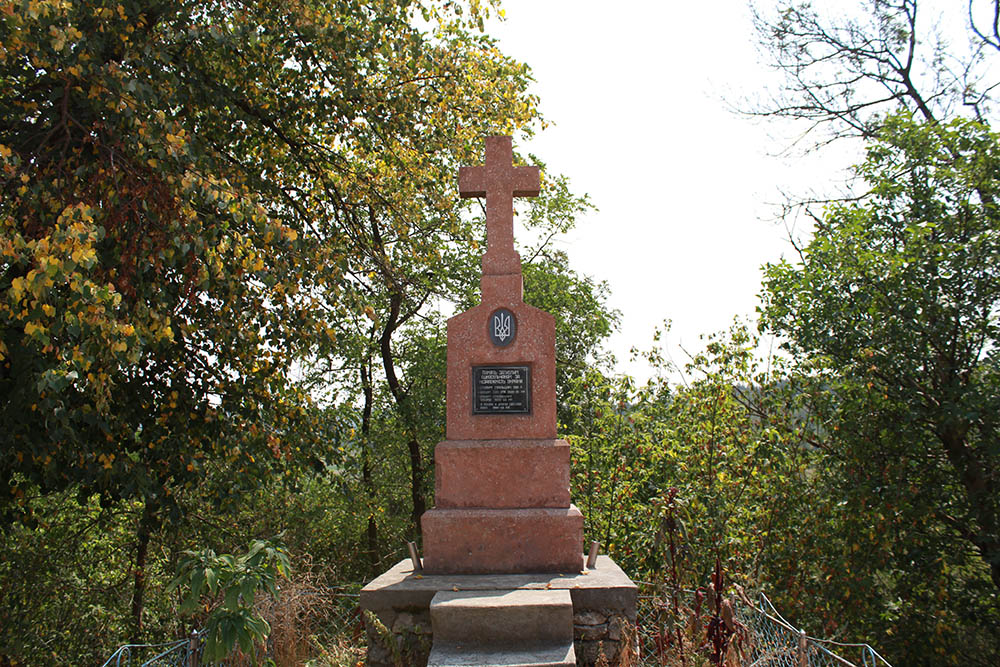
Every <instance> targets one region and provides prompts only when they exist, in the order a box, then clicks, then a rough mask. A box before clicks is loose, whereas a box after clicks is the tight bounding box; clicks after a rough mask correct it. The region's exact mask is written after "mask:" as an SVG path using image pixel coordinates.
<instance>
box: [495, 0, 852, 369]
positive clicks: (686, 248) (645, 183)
mask: <svg viewBox="0 0 1000 667" xmlns="http://www.w3.org/2000/svg"><path fill="white" fill-rule="evenodd" d="M503 7H504V9H505V11H506V17H507V18H506V21H504V22H502V23H501V22H497V21H494V22H492V24H491V25H490V26H489V27H488V32H489V33H490V34H492V35H493V36H494V37H497V38H498V39H499V42H500V47H501V49H502V50H503V51H504V53H506V54H508V55H510V56H512V57H514V58H516V59H518V60H520V61H522V62H526V63H527V64H528V65H530V66H531V68H532V70H533V73H534V77H535V80H536V85H535V86H534V92H535V93H536V94H537V95H538V96H539V97H540V98H541V110H542V113H543V115H544V116H545V117H546V118H547V119H548V120H549V121H551V122H552V123H554V126H552V127H549V129H547V130H545V131H544V132H541V133H540V134H539V135H538V136H536V137H535V138H534V139H533V140H531V141H530V142H529V143H527V144H521V145H520V146H519V147H518V149H519V150H520V151H521V152H522V154H524V153H527V152H532V153H535V154H537V155H538V156H539V157H540V158H541V159H543V160H545V161H546V162H547V164H548V167H549V169H550V171H553V172H557V173H563V174H566V175H567V176H568V177H569V178H570V182H571V186H572V188H573V190H574V191H575V192H578V193H583V192H586V193H589V195H590V197H591V199H592V201H593V203H594V204H595V205H596V206H597V208H598V209H599V211H598V212H597V213H595V214H592V215H589V216H587V217H586V218H584V219H581V220H579V221H578V225H577V229H576V230H575V231H574V232H572V233H571V235H570V236H569V237H568V238H567V239H566V240H565V247H566V250H567V251H568V253H569V256H570V260H571V263H572V264H573V266H574V267H575V268H576V269H577V270H578V271H580V272H582V273H585V274H588V275H591V276H593V277H595V278H597V279H601V280H606V281H607V282H608V283H609V285H610V288H611V305H612V306H613V307H615V308H617V309H619V310H620V311H621V313H622V323H621V331H620V333H619V334H617V335H616V336H614V337H613V338H612V340H611V342H610V349H611V350H612V351H613V352H614V353H615V355H616V356H617V357H618V360H619V366H620V368H621V369H622V370H627V371H628V372H630V373H633V374H635V375H637V376H639V377H641V378H644V377H646V376H647V375H648V371H646V370H645V369H644V368H643V366H642V365H641V364H630V363H626V362H627V361H628V357H629V354H628V350H629V348H630V347H632V346H638V347H640V348H644V349H645V348H648V347H650V346H651V345H652V336H653V330H654V327H656V326H657V325H659V324H660V323H662V322H663V320H664V319H670V320H671V321H672V329H671V333H670V335H669V336H668V337H667V339H666V342H667V348H668V351H669V352H670V354H671V356H672V357H673V359H674V361H675V362H677V363H679V364H681V365H682V364H683V363H684V361H685V360H686V355H685V354H684V353H683V352H682V351H681V350H680V347H679V346H681V345H682V346H683V347H684V348H685V349H687V350H688V351H690V352H692V353H694V352H695V351H697V350H699V349H701V346H702V345H701V342H700V341H699V335H700V334H707V333H711V332H715V331H719V330H723V329H726V328H728V326H729V325H730V324H731V323H732V320H733V317H734V316H737V315H752V314H753V312H754V308H755V306H756V304H757V299H756V295H757V293H758V292H759V290H760V267H761V265H762V264H763V263H765V262H767V261H773V260H776V259H778V258H779V257H780V256H781V255H782V253H789V252H790V251H791V248H790V246H789V245H788V243H787V241H786V233H785V230H784V227H783V226H780V225H776V224H775V223H774V222H773V221H772V218H773V215H774V209H773V207H772V205H773V204H775V203H777V202H779V201H781V200H782V197H781V194H780V191H782V190H783V191H786V192H787V191H792V192H798V193H800V194H801V193H803V192H805V191H806V190H807V189H809V188H818V189H819V190H823V189H824V187H823V186H824V184H825V183H830V182H831V181H838V180H842V179H843V177H844V174H843V171H842V170H843V168H844V167H845V166H846V165H848V164H849V163H850V162H851V161H853V160H851V159H847V158H846V157H845V156H843V155H841V156H840V157H839V158H838V157H837V156H834V155H833V154H831V153H826V152H824V153H823V154H822V155H821V156H818V157H817V158H813V159H810V160H803V159H801V158H799V157H796V158H788V159H784V158H780V157H774V156H773V154H776V153H778V152H780V151H781V149H783V148H786V147H787V146H788V145H789V144H788V137H790V136H791V134H790V130H789V129H788V128H787V127H786V128H784V129H782V128H780V127H778V126H776V125H760V124H758V123H755V122H754V121H752V120H750V119H748V118H747V117H745V116H740V115H737V114H735V113H733V112H732V111H730V110H728V105H727V103H726V100H736V99H737V98H738V97H739V96H740V95H741V94H753V92H754V91H755V90H758V89H760V88H761V87H762V86H763V85H764V82H765V81H766V77H767V76H769V72H768V70H767V69H766V68H765V67H764V66H763V65H762V64H759V63H758V56H757V52H756V45H755V42H754V41H753V31H752V28H751V24H750V17H749V12H748V10H747V7H746V3H745V2H744V0H723V1H722V2H711V3H709V2H705V3H699V2H686V3H674V2H659V1H652V0H649V1H639V0H618V1H617V2H607V1H606V0H605V1H599V0H593V1H591V0H504V2H503ZM780 132H784V134H781V135H780V136H782V137H784V138H783V139H780V140H775V139H772V138H770V137H769V133H772V134H777V133H780ZM516 233H518V232H517V229H515V234H516Z"/></svg>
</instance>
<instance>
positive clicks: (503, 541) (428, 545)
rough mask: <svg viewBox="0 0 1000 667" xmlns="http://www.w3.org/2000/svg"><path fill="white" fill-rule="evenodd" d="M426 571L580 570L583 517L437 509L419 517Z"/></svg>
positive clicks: (548, 511)
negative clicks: (422, 534)
mask: <svg viewBox="0 0 1000 667" xmlns="http://www.w3.org/2000/svg"><path fill="white" fill-rule="evenodd" d="M420 523H421V526H422V527H423V533H424V570H426V571H427V572H428V573H433V574H443V573H449V572H466V573H477V574H490V573H505V572H579V571H581V570H582V569H583V557H582V554H581V553H580V550H581V547H582V546H583V515H582V514H580V510H578V509H577V508H576V507H574V506H572V505H571V506H570V507H568V508H563V509H555V508H532V509H439V508H434V509H432V510H428V511H427V512H424V515H423V516H422V517H421V518H420Z"/></svg>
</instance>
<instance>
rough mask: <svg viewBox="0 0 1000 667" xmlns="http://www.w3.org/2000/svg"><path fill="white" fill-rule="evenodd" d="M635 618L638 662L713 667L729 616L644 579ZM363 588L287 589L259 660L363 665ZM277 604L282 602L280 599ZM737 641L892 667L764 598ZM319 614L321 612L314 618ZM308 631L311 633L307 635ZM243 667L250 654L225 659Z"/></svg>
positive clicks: (746, 654) (162, 649) (136, 654)
mask: <svg viewBox="0 0 1000 667" xmlns="http://www.w3.org/2000/svg"><path fill="white" fill-rule="evenodd" d="M638 585H639V597H638V607H637V619H636V639H637V644H638V646H637V649H638V650H637V656H638V663H637V664H638V665H639V666H641V667H673V666H674V665H681V664H682V662H681V659H680V656H681V654H682V653H683V654H684V655H685V656H686V660H685V661H684V663H683V664H686V665H690V666H692V667H695V666H697V665H710V664H712V661H711V660H710V657H711V654H712V648H713V647H712V642H711V640H710V636H711V626H712V623H713V619H715V622H716V623H719V622H721V621H720V619H721V618H722V616H723V615H724V614H722V613H721V612H720V613H717V612H716V610H715V609H713V606H712V599H711V598H712V596H709V595H704V592H703V594H702V595H700V596H699V594H698V592H697V591H685V592H684V593H683V595H682V596H681V597H682V598H683V599H680V600H677V601H674V600H673V599H672V597H671V596H669V595H667V594H665V593H664V592H663V587H662V586H657V585H655V584H652V583H649V582H639V583H638ZM360 588H361V585H360V584H346V585H341V586H333V587H324V588H312V589H305V590H290V591H285V592H284V593H285V595H284V602H283V604H282V606H281V607H276V608H272V609H269V610H267V612H268V613H267V615H268V616H269V622H270V623H271V626H272V633H271V636H270V638H269V639H268V642H267V645H266V646H265V647H262V652H261V654H260V655H258V656H257V659H258V660H260V659H261V658H263V657H268V658H271V659H273V660H274V661H275V663H276V664H278V665H294V664H302V662H303V658H302V654H301V653H300V652H299V650H300V649H302V648H303V647H304V649H305V651H306V652H308V653H309V654H310V656H311V657H313V658H317V657H318V658H320V659H321V662H320V664H330V665H339V664H344V665H354V664H357V663H358V662H359V661H363V660H364V656H365V644H366V637H365V634H364V628H363V624H362V617H361V610H360V608H359V606H358V601H359V591H360ZM279 599H280V598H279ZM730 603H731V605H732V606H731V608H732V610H733V612H734V613H733V618H732V626H733V631H732V633H731V636H732V639H731V641H729V642H728V646H727V647H726V650H725V651H724V652H723V653H722V654H721V655H719V656H717V657H719V658H720V659H721V660H722V662H723V664H724V665H725V666H726V667H892V665H890V664H889V662H888V661H887V660H886V659H885V658H883V657H882V656H881V655H879V653H878V652H877V651H876V650H875V649H874V648H872V647H871V646H870V645H868V644H850V643H843V642H836V641H831V640H827V639H820V638H817V637H811V636H809V635H807V634H806V633H805V632H803V631H801V630H799V629H797V628H795V626H793V625H792V624H791V623H789V622H788V621H787V620H786V619H785V618H784V617H783V616H782V615H781V614H780V613H779V612H778V610H777V609H775V608H774V605H773V604H771V601H770V600H769V599H768V598H767V596H765V595H764V594H763V593H761V594H759V596H758V600H757V601H756V602H752V601H750V600H749V599H747V598H745V597H744V598H742V599H739V598H730ZM317 613H318V614H319V615H318V616H317ZM306 632H308V636H304V634H305V633H306ZM203 647H204V638H203V637H201V636H199V635H198V634H197V633H193V634H192V636H191V638H189V639H183V640H178V641H175V642H168V643H164V644H156V645H134V644H129V645H126V646H122V647H120V648H119V649H118V650H117V651H115V653H114V654H113V655H112V656H111V657H110V658H109V659H108V661H107V662H106V663H104V666H103V667H126V666H127V667H134V666H142V667H154V666H156V667H167V666H170V667H190V666H192V665H197V664H200V660H199V658H200V655H201V651H202V649H203ZM224 664H226V665H230V666H232V667H239V666H242V665H249V664H251V659H250V658H249V656H241V655H237V656H234V657H232V658H230V659H228V660H226V661H225V663H224Z"/></svg>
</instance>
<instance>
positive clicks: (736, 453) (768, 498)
mask: <svg viewBox="0 0 1000 667" xmlns="http://www.w3.org/2000/svg"><path fill="white" fill-rule="evenodd" d="M758 344H759V341H758V340H757V339H756V337H754V336H752V335H751V334H750V333H749V332H748V331H747V330H746V328H745V327H742V326H736V327H734V328H733V330H732V331H731V332H730V333H729V334H728V335H726V336H719V337H717V338H715V339H713V340H712V341H710V344H709V345H708V346H707V349H706V352H705V353H704V354H702V355H699V356H697V357H696V358H694V359H692V360H691V363H690V364H689V366H688V368H687V374H688V375H689V376H690V377H692V380H691V381H689V382H688V383H687V384H686V385H684V386H682V387H672V386H671V385H670V384H669V382H668V381H667V379H666V376H665V374H661V373H658V374H657V375H656V376H654V378H653V379H652V380H651V381H650V382H649V383H648V384H646V385H645V386H642V387H635V386H634V383H633V381H632V380H631V379H630V378H627V377H625V378H617V379H608V378H604V377H603V376H601V375H600V374H599V373H597V372H593V371H592V372H590V373H588V374H587V375H586V376H585V377H583V378H581V379H580V381H579V382H578V383H576V384H575V385H574V392H573V394H572V396H573V399H574V400H573V404H572V407H571V410H572V413H573V420H574V421H573V423H575V424H577V426H578V431H577V432H576V433H574V434H572V435H570V442H571V444H572V446H573V497H574V502H576V503H577V504H578V505H579V506H580V507H581V509H582V511H583V512H584V516H585V520H586V523H585V531H586V532H587V534H588V535H589V538H590V539H597V540H599V541H601V542H602V544H604V545H605V547H604V548H605V549H607V551H608V553H610V554H611V555H612V556H614V557H615V558H616V559H617V560H618V562H620V563H622V564H623V566H624V567H625V568H626V570H627V571H629V572H631V573H633V574H634V575H636V576H637V577H639V578H647V579H654V580H655V579H657V578H659V577H661V576H663V575H664V573H665V568H666V567H667V566H668V563H669V562H670V559H669V556H668V545H667V540H666V538H667V535H668V533H669V532H670V531H668V530H667V526H666V522H667V498H668V497H669V496H670V493H671V489H676V492H677V493H676V498H677V500H676V516H677V521H678V522H679V524H680V532H679V535H680V536H681V537H682V542H683V544H684V554H683V555H684V563H683V565H682V567H683V568H684V570H685V571H683V572H681V573H680V576H681V578H682V580H683V581H685V582H688V584H689V585H707V584H708V582H709V579H710V575H711V572H712V570H713V569H714V565H715V560H716V558H717V557H718V558H720V559H721V560H722V562H723V563H724V564H725V566H726V569H727V572H729V573H731V576H732V577H733V578H734V579H736V580H738V581H741V582H742V583H746V584H750V585H753V584H756V583H758V582H761V581H768V580H769V577H770V576H773V575H774V573H775V569H776V567H777V566H778V564H780V563H783V562H785V561H784V558H787V557H788V554H789V551H790V550H794V546H795V545H794V539H793V537H792V533H793V530H794V528H793V527H794V522H795V517H796V515H797V514H798V513H800V512H802V511H803V510H804V509H805V508H806V507H807V506H808V494H807V493H805V492H804V491H803V488H802V482H803V480H804V479H805V476H806V471H807V469H808V466H809V463H810V461H811V453H810V452H809V451H808V449H806V448H805V447H803V438H804V437H805V434H806V433H807V431H808V425H807V424H806V423H804V421H803V419H802V418H801V417H800V413H799V411H798V409H797V404H796V393H795V391H794V389H793V387H791V386H790V385H789V383H788V381H787V368H786V367H785V366H784V365H783V363H782V362H781V361H780V360H778V359H772V360H769V363H766V364H765V363H763V362H761V361H760V360H759V359H757V357H756V356H755V350H756V349H757V347H758ZM646 358H647V360H648V361H649V363H650V364H651V366H652V367H653V368H654V370H657V371H661V372H663V373H665V372H666V371H668V370H670V369H669V366H667V365H666V364H665V362H664V361H663V358H662V356H661V355H660V353H659V351H658V350H656V349H654V350H652V351H650V352H649V353H648V354H647V355H646Z"/></svg>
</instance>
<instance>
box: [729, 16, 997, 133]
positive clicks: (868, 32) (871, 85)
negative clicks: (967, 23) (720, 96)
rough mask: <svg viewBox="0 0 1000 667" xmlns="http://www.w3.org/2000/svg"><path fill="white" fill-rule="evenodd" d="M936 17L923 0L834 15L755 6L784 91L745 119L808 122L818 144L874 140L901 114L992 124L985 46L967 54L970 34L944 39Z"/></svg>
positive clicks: (753, 108) (756, 19)
mask: <svg viewBox="0 0 1000 667" xmlns="http://www.w3.org/2000/svg"><path fill="white" fill-rule="evenodd" d="M973 4H974V2H973V1H972V0H970V3H969V8H970V18H971V17H972V7H973ZM918 10H919V11H918ZM934 11H935V9H934V8H933V7H932V6H931V4H930V3H929V2H928V1H927V0H923V1H921V0H864V1H863V2H858V3H856V4H855V6H854V7H852V8H848V9H846V11H845V8H843V7H837V9H836V11H835V12H833V11H831V12H829V13H824V12H823V11H822V10H821V9H818V8H817V6H814V5H813V4H811V3H808V2H798V1H796V0H782V2H780V3H778V5H777V7H774V8H769V9H767V10H765V9H762V8H760V7H754V9H753V18H754V25H755V28H756V31H757V35H758V40H759V42H760V44H761V45H762V46H763V48H764V53H765V56H766V58H767V62H768V64H769V65H770V66H771V67H772V68H773V69H774V70H775V71H776V72H777V73H778V76H779V83H778V90H777V92H775V93H773V94H772V95H771V96H770V97H769V98H767V99H764V100H762V101H759V102H755V103H753V104H752V105H751V106H750V108H748V109H747V111H748V112H749V113H751V114H753V115H758V116H763V117H779V118H790V119H793V120H797V121H804V122H805V123H806V126H807V129H806V134H810V133H812V136H813V138H812V142H813V145H823V144H825V143H828V142H829V141H833V140H836V139H840V138H843V137H862V138H872V137H874V136H875V134H876V133H877V131H878V129H879V127H880V126H881V123H882V121H883V119H884V117H885V116H886V114H889V113H893V112H897V111H909V112H911V113H913V114H917V115H919V116H920V117H922V118H923V119H924V120H926V121H929V122H936V121H944V120H947V119H949V118H952V117H955V116H958V115H963V114H964V115H968V116H972V117H975V118H976V119H977V120H979V121H980V122H987V121H988V118H989V113H990V104H991V101H992V95H993V93H994V90H995V82H994V81H993V80H992V79H991V78H989V77H990V72H989V62H988V59H987V52H986V51H985V50H984V47H985V46H986V41H985V40H984V39H979V40H978V43H973V44H971V45H966V44H963V43H962V42H963V38H965V36H964V35H961V36H956V35H945V34H942V33H941V30H940V28H939V27H938V24H939V21H938V20H937V19H938V18H939V17H937V16H935V15H934V13H933V12H934ZM973 30H975V28H974V26H973ZM973 34H975V32H973Z"/></svg>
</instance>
